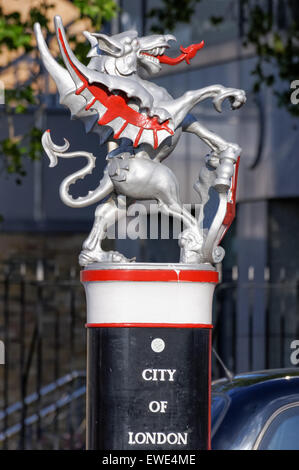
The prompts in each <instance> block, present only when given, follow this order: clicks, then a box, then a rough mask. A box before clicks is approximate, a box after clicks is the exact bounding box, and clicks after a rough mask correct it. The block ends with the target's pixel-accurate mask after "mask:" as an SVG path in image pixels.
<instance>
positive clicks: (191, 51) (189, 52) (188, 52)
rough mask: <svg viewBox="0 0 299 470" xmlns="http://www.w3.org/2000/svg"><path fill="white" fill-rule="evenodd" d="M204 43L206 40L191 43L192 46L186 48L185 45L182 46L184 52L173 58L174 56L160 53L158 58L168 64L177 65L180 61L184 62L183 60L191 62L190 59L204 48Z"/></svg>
mask: <svg viewBox="0 0 299 470" xmlns="http://www.w3.org/2000/svg"><path fill="white" fill-rule="evenodd" d="M204 45H205V43H204V41H201V42H200V43H198V44H191V45H190V46H188V47H186V48H185V47H183V46H180V50H181V51H182V54H181V55H179V56H178V57H175V58H172V57H168V56H167V55H159V56H157V59H159V61H160V62H161V63H162V64H168V65H177V64H179V63H180V62H183V60H185V61H186V62H187V64H190V60H191V59H193V57H195V56H196V54H197V52H198V51H199V50H200V49H202V48H203V46H204Z"/></svg>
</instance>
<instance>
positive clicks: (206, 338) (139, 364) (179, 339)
mask: <svg viewBox="0 0 299 470" xmlns="http://www.w3.org/2000/svg"><path fill="white" fill-rule="evenodd" d="M210 334H211V330H209V329H201V328H89V329H88V371H87V448H88V449H98V450H139V449H143V450H144V449H146V450H153V449H157V450H166V449H172V450H186V449H188V450H201V449H207V448H208V447H209V443H208V438H209V437H208V434H209V432H208V426H209V355H210V351H209V344H210ZM155 338H161V339H163V340H164V342H165V348H164V350H163V351H162V352H159V353H158V352H154V351H153V350H152V348H151V342H152V340H153V339H155ZM145 369H166V370H172V371H173V370H174V369H175V370H176V372H175V373H174V374H173V379H174V380H173V381H169V380H168V379H169V378H171V375H170V374H169V373H168V372H165V373H164V377H163V373H162V376H161V372H158V373H157V376H156V377H157V378H160V379H161V378H164V380H156V381H155V380H148V381H146V380H144V379H143V378H142V372H143V371H144V370H145ZM145 377H146V378H150V377H152V378H155V376H154V375H152V372H149V371H148V372H147V373H146V375H145ZM152 401H157V402H160V401H167V408H166V410H165V413H161V412H151V411H150V410H149V404H150V403H151V402H152ZM129 433H131V434H129ZM138 433H145V434H138ZM147 433H149V434H147ZM154 433H156V435H155V434H154ZM157 433H163V434H159V435H158V434H157ZM185 433H187V435H186V434H185ZM164 435H165V436H167V435H168V440H169V441H170V442H168V441H167V438H166V442H165V443H164V440H165V436H164ZM130 436H131V438H130ZM144 439H146V440H145V442H144V443H143V441H144ZM153 440H156V443H155V444H154V443H153ZM159 440H160V442H161V443H160V444H159V443H158V442H159ZM186 440H187V444H186V443H185V441H186ZM130 441H131V442H132V444H130V443H129V442H130ZM133 442H135V444H133ZM138 442H139V443H138Z"/></svg>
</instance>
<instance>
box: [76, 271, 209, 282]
mask: <svg viewBox="0 0 299 470" xmlns="http://www.w3.org/2000/svg"><path fill="white" fill-rule="evenodd" d="M80 278H81V282H94V281H137V282H215V283H217V282H218V273H217V271H195V270H194V271H193V270H188V271H187V270H186V271H178V272H176V271H174V270H172V269H155V270H154V269H148V270H146V269H136V270H133V269H99V270H88V269H87V270H84V271H81V273H80Z"/></svg>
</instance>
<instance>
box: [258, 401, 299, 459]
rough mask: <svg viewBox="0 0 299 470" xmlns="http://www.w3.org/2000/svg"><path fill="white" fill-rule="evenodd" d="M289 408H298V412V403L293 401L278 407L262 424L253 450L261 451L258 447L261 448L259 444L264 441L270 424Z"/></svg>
mask: <svg viewBox="0 0 299 470" xmlns="http://www.w3.org/2000/svg"><path fill="white" fill-rule="evenodd" d="M291 408H298V410H299V401H295V402H291V403H288V404H286V405H283V406H281V407H279V408H278V409H277V410H276V411H275V412H274V413H272V415H271V416H270V417H269V418H268V419H267V421H266V423H265V424H264V426H263V428H262V430H261V432H260V433H259V435H258V437H257V439H256V441H255V443H254V446H253V450H262V449H260V446H261V444H262V442H263V439H264V437H265V435H266V433H267V431H268V430H269V428H270V426H271V424H272V423H273V422H274V420H275V419H276V418H277V417H278V416H279V415H281V414H282V413H284V412H285V411H288V410H290V409H291Z"/></svg>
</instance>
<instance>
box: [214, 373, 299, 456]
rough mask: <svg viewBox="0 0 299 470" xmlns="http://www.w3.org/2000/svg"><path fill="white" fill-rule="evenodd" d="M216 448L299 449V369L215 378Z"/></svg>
mask: <svg viewBox="0 0 299 470" xmlns="http://www.w3.org/2000/svg"><path fill="white" fill-rule="evenodd" d="M212 449H222V450H226V449H231V450H237V449H238V450H258V449H263V450H266V449H267V450H299V369H277V370H266V371H260V372H251V373H248V374H239V375H236V376H235V377H233V378H232V379H231V380H230V379H228V378H226V379H221V380H217V381H215V382H214V383H213V386H212Z"/></svg>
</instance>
